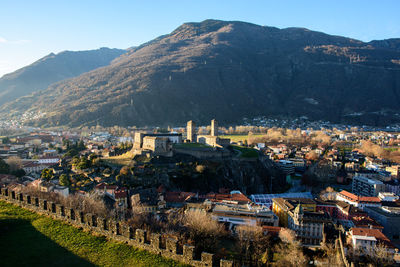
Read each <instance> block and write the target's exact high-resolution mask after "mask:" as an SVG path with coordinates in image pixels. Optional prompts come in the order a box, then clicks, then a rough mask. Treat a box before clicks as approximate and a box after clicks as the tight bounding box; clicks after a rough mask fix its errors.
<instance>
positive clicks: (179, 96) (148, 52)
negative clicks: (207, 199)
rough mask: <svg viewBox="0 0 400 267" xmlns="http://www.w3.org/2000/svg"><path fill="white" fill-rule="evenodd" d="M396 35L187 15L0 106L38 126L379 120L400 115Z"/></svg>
mask: <svg viewBox="0 0 400 267" xmlns="http://www.w3.org/2000/svg"><path fill="white" fill-rule="evenodd" d="M398 43H399V39H389V40H383V41H373V42H370V43H365V42H361V41H358V40H354V39H351V38H345V37H341V36H332V35H328V34H325V33H321V32H315V31H310V30H308V29H304V28H286V29H278V28H274V27H265V26H259V25H254V24H250V23H245V22H236V21H218V20H206V21H203V22H201V23H186V24H183V25H182V26H180V27H178V28H177V29H176V30H174V31H173V32H172V33H170V34H167V35H163V36H160V37H158V38H156V39H154V40H152V41H150V42H148V43H145V44H143V45H141V46H138V47H136V48H132V49H131V50H130V51H128V52H127V53H126V54H124V55H122V56H120V57H119V58H116V59H115V60H114V61H113V62H112V63H111V64H110V65H108V66H105V67H103V68H99V69H96V70H93V71H90V72H88V73H85V74H82V75H81V76H79V77H76V78H73V79H69V80H65V81H62V82H59V83H57V84H53V85H51V86H50V87H49V88H47V89H46V90H43V91H40V92H37V93H35V94H33V95H31V96H28V97H23V98H20V99H18V100H17V101H15V102H12V103H10V104H7V105H3V107H1V109H0V112H2V114H3V116H5V115H6V114H7V116H8V115H17V114H22V113H24V112H26V111H28V112H29V114H40V116H41V118H40V119H35V120H32V121H30V122H29V123H31V124H36V125H43V126H53V125H69V126H78V125H82V124H85V125H96V124H97V123H98V124H101V125H105V126H110V125H138V126H140V125H176V124H183V123H184V122H185V121H187V120H190V119H193V120H195V121H197V122H198V123H208V121H209V120H210V119H211V118H214V117H215V118H216V119H217V120H219V121H220V122H221V123H235V122H238V121H241V119H242V118H243V117H248V118H251V117H255V116H260V115H264V116H285V117H289V118H291V117H293V118H295V117H300V116H306V117H308V118H309V119H311V120H318V119H323V120H330V121H332V122H350V123H357V124H372V125H384V124H386V123H391V122H395V121H399V120H400V117H399V113H400V50H399V46H398ZM39 111H40V113H38V112H39ZM26 114H28V113H26ZM28 117H29V116H28Z"/></svg>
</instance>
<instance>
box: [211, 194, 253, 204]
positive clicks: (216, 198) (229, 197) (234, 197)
mask: <svg viewBox="0 0 400 267" xmlns="http://www.w3.org/2000/svg"><path fill="white" fill-rule="evenodd" d="M206 198H207V199H210V200H211V201H213V202H222V201H223V200H226V201H238V202H251V201H250V199H248V198H247V197H246V196H245V195H243V194H215V193H209V194H207V195H206Z"/></svg>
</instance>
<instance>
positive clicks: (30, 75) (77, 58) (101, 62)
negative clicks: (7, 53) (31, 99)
mask: <svg viewBox="0 0 400 267" xmlns="http://www.w3.org/2000/svg"><path fill="white" fill-rule="evenodd" d="M125 52H126V51H125V50H123V49H115V48H114V49H110V48H105V47H102V48H99V49H96V50H86V51H68V50H67V51H62V52H60V53H57V54H55V53H50V54H48V55H46V56H44V57H42V58H40V59H38V60H37V61H35V62H33V63H32V64H30V65H28V66H25V67H23V68H20V69H18V70H16V71H14V72H12V73H8V74H5V75H3V76H2V77H1V78H0V105H1V104H4V103H6V102H8V101H12V100H14V99H16V98H18V97H21V96H25V95H29V94H31V93H33V92H35V91H37V90H40V89H46V88H47V87H48V86H49V85H50V84H52V83H54V82H58V81H61V80H64V79H68V78H72V77H75V76H77V75H80V74H82V73H85V72H87V71H90V70H93V69H96V68H98V67H101V66H105V65H108V64H109V63H110V62H111V61H112V60H113V59H115V57H117V56H120V55H121V54H123V53H125Z"/></svg>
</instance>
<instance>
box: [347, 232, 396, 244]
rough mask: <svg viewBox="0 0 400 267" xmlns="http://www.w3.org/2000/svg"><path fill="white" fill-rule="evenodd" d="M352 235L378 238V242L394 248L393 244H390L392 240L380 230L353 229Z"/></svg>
mask: <svg viewBox="0 0 400 267" xmlns="http://www.w3.org/2000/svg"><path fill="white" fill-rule="evenodd" d="M351 233H352V235H359V236H373V237H375V238H376V240H377V241H378V242H382V243H384V244H385V245H386V246H388V247H390V248H394V246H393V244H392V243H391V242H390V239H389V238H387V236H385V234H383V233H382V232H381V231H379V230H378V229H371V228H357V227H354V228H351Z"/></svg>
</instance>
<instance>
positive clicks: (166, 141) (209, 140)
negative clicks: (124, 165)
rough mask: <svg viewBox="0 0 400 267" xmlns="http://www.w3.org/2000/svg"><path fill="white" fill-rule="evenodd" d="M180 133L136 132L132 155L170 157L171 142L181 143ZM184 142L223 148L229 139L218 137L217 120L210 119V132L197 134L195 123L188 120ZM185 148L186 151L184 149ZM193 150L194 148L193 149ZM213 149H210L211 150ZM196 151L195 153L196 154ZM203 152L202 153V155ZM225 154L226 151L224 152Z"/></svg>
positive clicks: (218, 154)
mask: <svg viewBox="0 0 400 267" xmlns="http://www.w3.org/2000/svg"><path fill="white" fill-rule="evenodd" d="M182 142H183V139H182V134H180V133H142V132H136V133H135V137H134V143H133V147H132V150H131V152H132V153H133V154H134V155H142V156H147V157H152V156H166V157H172V156H173V155H174V149H173V144H179V143H182ZM185 142H186V143H200V144H205V145H208V146H210V148H212V147H213V148H223V147H226V146H229V145H230V139H227V138H220V137H218V122H217V121H216V120H215V119H213V120H211V134H210V135H198V134H197V131H196V124H195V122H194V121H192V120H190V121H188V122H187V126H186V139H185ZM191 149H192V150H193V149H194V148H190V147H185V149H183V150H182V149H178V150H180V152H181V153H182V152H183V153H185V152H190V151H188V150H191ZM185 150H186V151H185ZM194 150H195V149H194ZM213 151H215V150H212V152H213ZM192 152H193V153H194V154H193V153H192V154H193V155H194V156H195V155H197V154H199V152H198V151H192ZM196 153H197V154H196ZM203 154H204V155H203ZM220 154H221V153H217V155H213V153H211V154H210V153H209V152H207V153H204V151H203V153H202V154H201V156H199V157H208V158H209V157H217V158H218V157H220V156H221V155H220ZM224 156H227V153H224Z"/></svg>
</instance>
